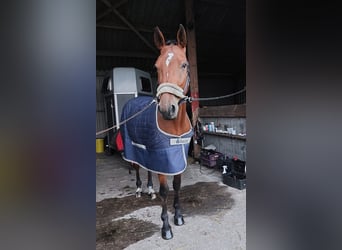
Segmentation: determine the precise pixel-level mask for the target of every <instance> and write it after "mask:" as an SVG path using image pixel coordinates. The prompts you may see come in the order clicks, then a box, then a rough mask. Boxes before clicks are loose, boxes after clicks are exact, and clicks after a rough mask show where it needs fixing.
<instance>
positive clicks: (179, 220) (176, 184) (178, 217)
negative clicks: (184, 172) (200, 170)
mask: <svg viewBox="0 0 342 250" xmlns="http://www.w3.org/2000/svg"><path fill="white" fill-rule="evenodd" d="M172 184H173V190H174V194H175V196H174V200H173V207H174V208H175V217H174V223H175V225H177V226H181V225H183V224H184V218H183V215H182V214H181V212H180V205H179V190H180V186H181V175H180V174H179V175H175V176H174V177H173V183H172Z"/></svg>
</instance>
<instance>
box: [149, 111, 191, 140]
mask: <svg viewBox="0 0 342 250" xmlns="http://www.w3.org/2000/svg"><path fill="white" fill-rule="evenodd" d="M187 118H188V121H189V123H190V129H189V131H188V132H185V133H183V134H181V135H173V134H169V133H167V132H165V131H163V130H162V129H161V128H160V127H159V124H158V105H156V121H155V122H156V124H157V128H158V130H159V132H161V133H163V134H164V135H167V136H173V137H178V138H180V137H183V136H185V135H186V134H189V133H190V132H191V131H192V125H191V122H190V119H189V117H188V116H187Z"/></svg>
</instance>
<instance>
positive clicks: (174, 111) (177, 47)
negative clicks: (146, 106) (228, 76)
mask: <svg viewBox="0 0 342 250" xmlns="http://www.w3.org/2000/svg"><path fill="white" fill-rule="evenodd" d="M154 43H155V45H156V47H157V48H158V49H159V51H160V55H159V57H158V59H157V61H156V63H155V67H156V69H157V72H158V88H157V99H158V110H159V112H160V113H161V114H162V117H163V118H164V119H165V120H173V119H175V118H176V117H177V115H178V110H179V107H178V106H179V103H180V100H182V98H184V97H185V94H186V93H187V91H188V88H189V79H190V78H189V74H188V73H189V63H188V60H187V58H186V43H187V39H186V32H185V29H184V27H183V25H181V24H180V25H179V29H178V32H177V41H175V42H165V39H164V35H163V33H162V32H161V31H160V29H159V28H158V27H156V28H155V30H154Z"/></svg>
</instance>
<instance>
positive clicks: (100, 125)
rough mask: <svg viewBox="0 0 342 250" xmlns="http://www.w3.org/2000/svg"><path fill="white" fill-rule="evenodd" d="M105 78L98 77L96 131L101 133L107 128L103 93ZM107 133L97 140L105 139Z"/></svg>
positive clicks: (99, 136)
mask: <svg viewBox="0 0 342 250" xmlns="http://www.w3.org/2000/svg"><path fill="white" fill-rule="evenodd" d="M103 78H104V76H103V75H97V76H96V131H100V130H103V129H106V128H107V124H106V116H105V107H104V98H103V94H102V93H101V88H102V81H103ZM105 136H106V133H104V134H101V135H98V136H96V138H104V137H105Z"/></svg>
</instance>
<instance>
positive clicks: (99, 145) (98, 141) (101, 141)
mask: <svg viewBox="0 0 342 250" xmlns="http://www.w3.org/2000/svg"><path fill="white" fill-rule="evenodd" d="M103 152H104V139H96V153H103Z"/></svg>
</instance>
